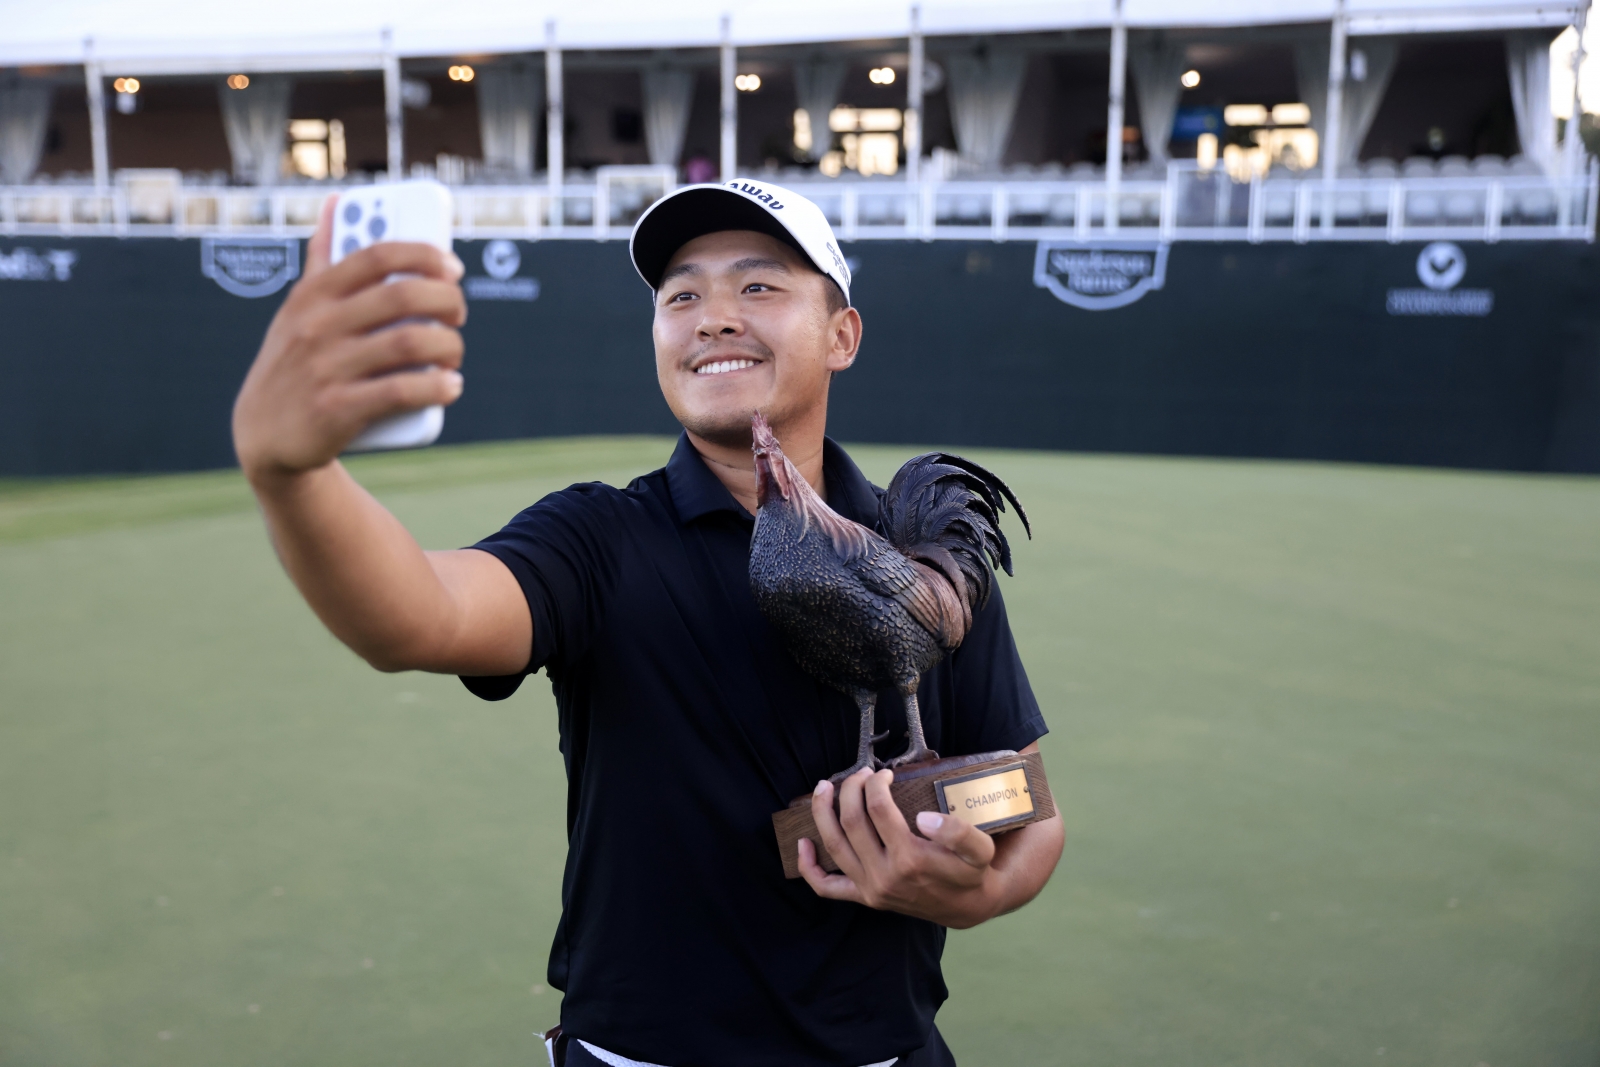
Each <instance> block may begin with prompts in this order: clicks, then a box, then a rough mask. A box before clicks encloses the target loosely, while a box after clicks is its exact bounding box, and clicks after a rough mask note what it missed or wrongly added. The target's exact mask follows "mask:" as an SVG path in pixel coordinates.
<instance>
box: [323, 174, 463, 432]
mask: <svg viewBox="0 0 1600 1067" xmlns="http://www.w3.org/2000/svg"><path fill="white" fill-rule="evenodd" d="M452 218H453V206H452V203H451V199H450V190H448V189H446V188H445V187H444V186H442V185H440V184H439V183H438V182H431V181H407V182H387V183H381V184H378V185H363V186H358V187H357V188H354V189H346V190H345V191H344V192H343V193H341V194H339V203H338V205H337V206H336V207H335V208H334V213H333V252H332V255H331V257H330V259H331V261H332V262H334V263H337V262H339V261H340V260H341V259H343V258H344V257H345V256H348V255H350V254H351V253H352V252H358V251H360V250H361V249H363V248H366V247H367V246H368V245H372V244H376V243H377V242H379V241H421V242H423V243H424V244H430V245H433V246H434V247H435V248H439V249H442V250H444V251H446V252H448V251H450V225H451V220H452ZM403 277H405V275H403V274H391V275H390V276H389V277H388V278H387V279H386V281H390V282H393V281H398V280H399V279H400V278H403ZM396 373H402V374H403V373H406V372H404V371H399V372H396ZM443 429H444V408H443V407H441V406H439V405H438V404H434V405H433V406H431V407H425V408H422V409H420V410H418V411H408V412H405V413H404V414H401V415H393V416H391V417H389V418H387V419H381V420H379V421H378V422H375V423H373V424H372V425H371V426H368V427H367V428H366V429H365V430H363V431H362V432H361V435H360V436H359V437H357V438H356V439H355V440H354V441H351V442H350V444H349V445H348V446H346V449H345V451H347V452H372V451H376V450H378V449H385V448H421V447H422V446H423V445H431V444H433V442H435V441H437V440H438V439H439V433H440V431H442V430H443Z"/></svg>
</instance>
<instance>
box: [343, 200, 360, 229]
mask: <svg viewBox="0 0 1600 1067" xmlns="http://www.w3.org/2000/svg"><path fill="white" fill-rule="evenodd" d="M344 221H345V222H346V223H347V224H349V225H351V226H354V225H355V224H356V223H358V222H360V221H361V205H360V204H346V205H345V206H344Z"/></svg>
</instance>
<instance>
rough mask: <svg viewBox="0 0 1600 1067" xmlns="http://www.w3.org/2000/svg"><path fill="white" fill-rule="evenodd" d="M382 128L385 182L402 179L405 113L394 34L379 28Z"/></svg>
mask: <svg viewBox="0 0 1600 1067" xmlns="http://www.w3.org/2000/svg"><path fill="white" fill-rule="evenodd" d="M383 125H384V131H385V132H386V133H387V134H388V141H389V180H390V181H392V182H397V181H399V180H400V179H401V178H404V177H405V167H406V146H405V128H406V127H405V114H404V112H403V111H402V102H401V100H400V57H399V56H397V55H395V53H394V31H393V30H391V29H389V27H387V26H385V27H384V28H383Z"/></svg>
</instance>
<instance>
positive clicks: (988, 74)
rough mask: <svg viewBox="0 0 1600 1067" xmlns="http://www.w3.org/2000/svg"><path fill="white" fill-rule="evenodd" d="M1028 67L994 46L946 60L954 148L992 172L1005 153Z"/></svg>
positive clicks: (1020, 57) (1016, 55)
mask: <svg viewBox="0 0 1600 1067" xmlns="http://www.w3.org/2000/svg"><path fill="white" fill-rule="evenodd" d="M1027 69H1028V57H1027V56H1026V55H1025V54H1023V53H1021V52H1010V51H1003V50H1000V49H994V48H991V49H988V50H987V51H986V52H981V53H967V54H965V55H954V56H951V57H950V58H949V59H948V60H947V61H946V62H945V70H946V71H947V72H948V74H949V76H950V118H951V121H952V123H953V124H954V125H955V132H956V146H957V147H958V148H959V149H960V150H961V155H962V156H964V157H965V158H966V159H967V160H968V161H970V162H972V163H974V164H976V165H977V166H978V167H979V168H981V169H984V170H993V169H994V168H996V167H998V166H999V165H1000V159H1001V157H1003V156H1004V155H1005V151H1006V141H1007V140H1009V139H1010V137H1011V120H1012V119H1013V118H1015V117H1016V114H1017V100H1018V99H1019V98H1020V97H1021V95H1022V76H1023V74H1024V73H1025V72H1026V71H1027Z"/></svg>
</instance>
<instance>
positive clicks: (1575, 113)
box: [1558, 3, 1589, 229]
mask: <svg viewBox="0 0 1600 1067" xmlns="http://www.w3.org/2000/svg"><path fill="white" fill-rule="evenodd" d="M1588 22H1589V5H1588V4H1587V3H1585V4H1584V5H1583V6H1582V7H1580V8H1578V18H1577V21H1576V22H1574V23H1573V24H1572V28H1573V29H1575V30H1577V31H1578V41H1577V46H1576V47H1574V48H1573V50H1572V117H1571V118H1570V119H1568V120H1567V136H1566V138H1565V139H1564V140H1563V141H1562V143H1561V178H1562V189H1561V217H1560V219H1559V220H1558V221H1559V222H1560V224H1561V226H1562V228H1563V229H1564V228H1566V226H1567V225H1569V224H1570V223H1571V221H1572V208H1573V200H1574V198H1575V195H1576V193H1577V191H1578V186H1577V181H1578V176H1579V175H1580V174H1581V173H1582V171H1583V165H1582V162H1581V161H1582V159H1583V136H1582V133H1581V127H1582V125H1583V94H1582V93H1581V92H1580V91H1579V86H1578V75H1579V74H1580V73H1581V72H1582V70H1583V31H1584V28H1585V26H1587V25H1588Z"/></svg>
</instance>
